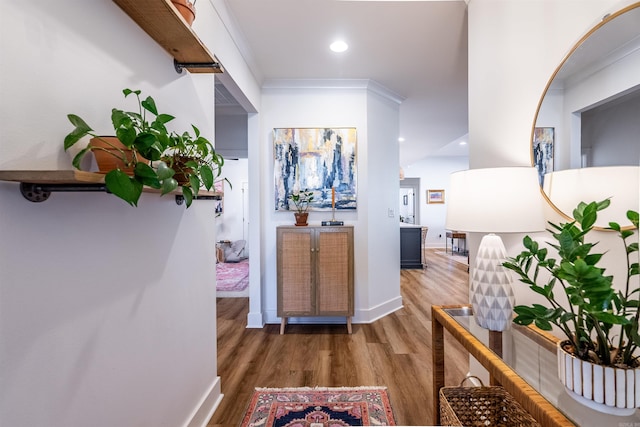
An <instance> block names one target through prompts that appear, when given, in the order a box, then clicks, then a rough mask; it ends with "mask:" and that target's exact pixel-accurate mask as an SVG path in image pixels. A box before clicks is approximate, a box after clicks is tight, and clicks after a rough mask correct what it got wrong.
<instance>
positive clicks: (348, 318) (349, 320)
mask: <svg viewBox="0 0 640 427" xmlns="http://www.w3.org/2000/svg"><path fill="white" fill-rule="evenodd" d="M347 332H348V333H349V335H351V334H352V333H353V330H352V329H351V316H347Z"/></svg>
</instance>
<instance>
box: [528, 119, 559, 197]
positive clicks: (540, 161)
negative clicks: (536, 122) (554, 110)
mask: <svg viewBox="0 0 640 427" xmlns="http://www.w3.org/2000/svg"><path fill="white" fill-rule="evenodd" d="M554 143H555V128H549V127H540V128H534V129H533V163H534V164H535V166H536V169H537V170H538V181H539V182H540V185H541V186H542V185H543V184H544V176H545V174H547V173H549V172H553V146H554Z"/></svg>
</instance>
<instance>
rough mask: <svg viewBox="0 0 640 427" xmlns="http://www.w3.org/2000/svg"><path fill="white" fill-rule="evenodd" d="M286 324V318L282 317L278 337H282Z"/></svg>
mask: <svg viewBox="0 0 640 427" xmlns="http://www.w3.org/2000/svg"><path fill="white" fill-rule="evenodd" d="M286 324H287V318H286V317H283V318H282V319H281V320H280V335H283V334H284V327H285V325H286Z"/></svg>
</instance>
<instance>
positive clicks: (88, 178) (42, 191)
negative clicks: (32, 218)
mask: <svg viewBox="0 0 640 427" xmlns="http://www.w3.org/2000/svg"><path fill="white" fill-rule="evenodd" d="M0 181H10V182H19V183H20V192H21V193H22V195H23V196H24V198H25V199H27V200H29V201H31V202H44V201H45V200H47V199H48V198H49V196H50V195H51V193H52V192H58V191H64V192H95V191H98V192H106V191H107V188H106V186H105V183H104V174H101V173H96V172H86V171H79V170H6V171H0ZM143 191H144V192H145V193H158V194H160V190H157V189H155V188H149V187H145V188H144V190H143ZM170 194H171V195H174V196H175V200H176V203H177V204H179V205H181V204H182V203H183V202H184V198H183V196H182V192H181V191H179V190H176V191H173V192H171V193H170ZM194 200H222V193H217V192H214V191H206V190H200V191H198V196H197V197H194Z"/></svg>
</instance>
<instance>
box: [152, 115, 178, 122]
mask: <svg viewBox="0 0 640 427" xmlns="http://www.w3.org/2000/svg"><path fill="white" fill-rule="evenodd" d="M173 119H175V117H174V116H172V115H170V114H158V116H157V117H156V121H158V122H159V123H169V122H170V121H171V120H173Z"/></svg>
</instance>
